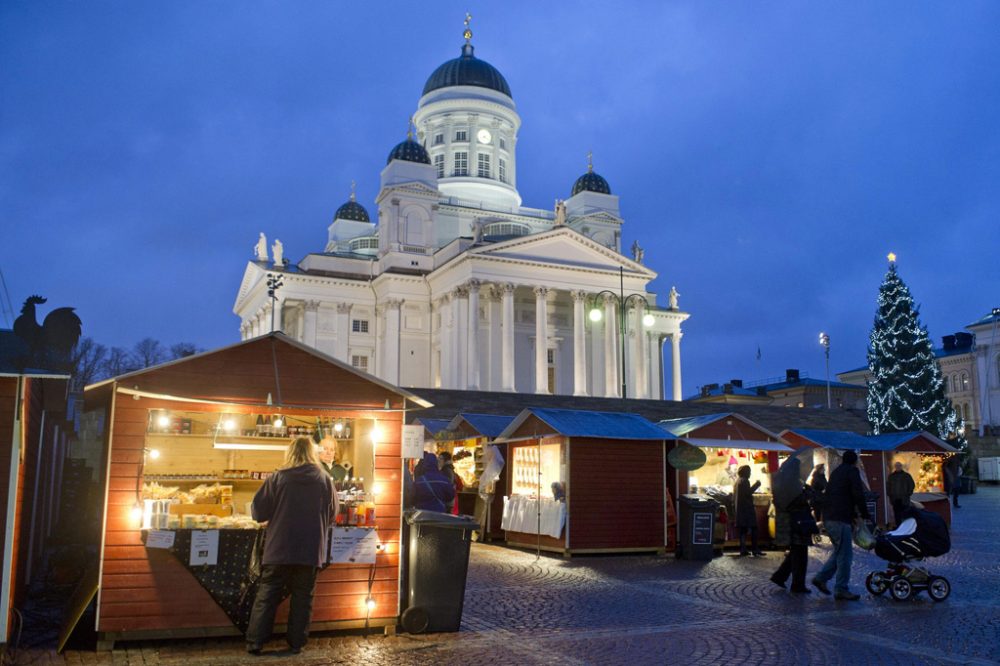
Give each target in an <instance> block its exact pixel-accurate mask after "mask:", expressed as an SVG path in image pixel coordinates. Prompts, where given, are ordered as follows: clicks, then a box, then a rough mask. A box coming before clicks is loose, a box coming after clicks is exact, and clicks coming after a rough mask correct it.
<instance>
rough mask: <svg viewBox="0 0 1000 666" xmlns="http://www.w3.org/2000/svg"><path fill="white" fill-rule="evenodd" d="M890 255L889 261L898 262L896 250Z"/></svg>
mask: <svg viewBox="0 0 1000 666" xmlns="http://www.w3.org/2000/svg"><path fill="white" fill-rule="evenodd" d="M888 257H889V263H890V264H894V263H896V253H895V252H890V253H889V255H888Z"/></svg>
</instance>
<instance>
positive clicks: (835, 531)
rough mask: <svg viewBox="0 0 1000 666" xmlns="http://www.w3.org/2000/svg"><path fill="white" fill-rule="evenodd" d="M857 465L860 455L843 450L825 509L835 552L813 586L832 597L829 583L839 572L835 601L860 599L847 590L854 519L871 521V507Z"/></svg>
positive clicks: (829, 488)
mask: <svg viewBox="0 0 1000 666" xmlns="http://www.w3.org/2000/svg"><path fill="white" fill-rule="evenodd" d="M857 463H858V454H857V453H855V452H854V451H844V457H843V461H842V462H841V464H840V466H839V467H838V468H837V469H835V470H833V474H831V475H830V482H829V483H828V484H827V487H826V501H825V502H824V506H823V522H824V524H825V526H826V533H827V534H828V535H829V536H830V540H831V541H832V542H833V552H832V553H830V557H829V559H827V561H826V564H824V565H823V568H822V569H820V570H819V573H817V574H816V577H815V578H813V579H812V584H813V586H814V587H815V588H816V589H817V590H819V591H820V592H822V593H823V594H830V589H829V588H828V587H827V586H826V583H827V581H829V580H830V579H831V578H833V575H834V574H835V573H836V575H837V580H836V581H835V583H834V598H835V599H845V600H847V601H857V600H858V599H860V598H861V597H860V596H858V595H857V594H854V593H853V592H851V590H850V589H849V587H848V585H849V583H850V580H851V562H852V561H853V559H854V551H853V537H854V532H853V529H852V527H853V523H854V519H855V518H856V517H861V518H863V519H864V520H869V515H868V506H867V505H866V504H865V486H864V484H863V483H862V481H861V472H860V471H859V470H858V468H857Z"/></svg>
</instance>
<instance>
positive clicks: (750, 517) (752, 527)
mask: <svg viewBox="0 0 1000 666" xmlns="http://www.w3.org/2000/svg"><path fill="white" fill-rule="evenodd" d="M736 476H737V479H736V483H735V484H734V485H733V502H734V504H735V506H734V509H735V512H736V523H735V524H736V529H737V530H739V533H740V557H746V556H747V555H753V556H754V557H764V553H762V552H761V551H760V549H759V548H758V547H757V508H756V507H754V505H753V494H754V492H756V490H757V489H758V488H760V481H757V482H756V483H754V484H753V485H750V465H743V466H742V467H740V468H739V469H738V470H736ZM748 532H749V533H750V552H747V544H746V538H747V533H748Z"/></svg>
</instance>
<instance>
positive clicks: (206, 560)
mask: <svg viewBox="0 0 1000 666" xmlns="http://www.w3.org/2000/svg"><path fill="white" fill-rule="evenodd" d="M218 563H219V530H192V531H191V561H190V564H191V566H193V567H194V566H198V565H201V564H207V565H209V566H215V565H216V564H218Z"/></svg>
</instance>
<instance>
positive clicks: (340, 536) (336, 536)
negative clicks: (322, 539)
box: [330, 527, 378, 564]
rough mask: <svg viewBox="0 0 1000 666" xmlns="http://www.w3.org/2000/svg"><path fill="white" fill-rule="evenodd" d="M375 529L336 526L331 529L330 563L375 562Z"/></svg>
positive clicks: (376, 538) (376, 540) (376, 541)
mask: <svg viewBox="0 0 1000 666" xmlns="http://www.w3.org/2000/svg"><path fill="white" fill-rule="evenodd" d="M376 545H378V535H377V534H376V533H375V530H369V529H364V528H359V527H334V528H331V530H330V563H331V564H337V563H349V564H375V546H376Z"/></svg>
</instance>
